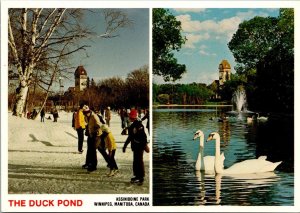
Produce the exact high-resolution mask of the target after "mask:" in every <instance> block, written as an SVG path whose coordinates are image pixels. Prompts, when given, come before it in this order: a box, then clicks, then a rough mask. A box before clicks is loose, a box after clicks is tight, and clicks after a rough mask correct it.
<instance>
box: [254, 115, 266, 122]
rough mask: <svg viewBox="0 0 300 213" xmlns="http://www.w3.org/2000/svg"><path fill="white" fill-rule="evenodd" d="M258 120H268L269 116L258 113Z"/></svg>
mask: <svg viewBox="0 0 300 213" xmlns="http://www.w3.org/2000/svg"><path fill="white" fill-rule="evenodd" d="M256 119H257V120H258V121H267V120H268V117H265V116H259V113H257V118H256Z"/></svg>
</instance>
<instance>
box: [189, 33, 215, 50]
mask: <svg viewBox="0 0 300 213" xmlns="http://www.w3.org/2000/svg"><path fill="white" fill-rule="evenodd" d="M186 38H187V41H186V42H185V45H184V47H185V48H195V43H198V42H199V41H202V40H207V39H209V38H210V36H209V34H208V33H204V34H186Z"/></svg>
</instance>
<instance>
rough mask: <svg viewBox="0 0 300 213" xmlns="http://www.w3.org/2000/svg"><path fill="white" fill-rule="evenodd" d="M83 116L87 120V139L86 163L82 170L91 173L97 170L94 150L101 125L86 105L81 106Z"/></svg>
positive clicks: (98, 139) (98, 140) (98, 141)
mask: <svg viewBox="0 0 300 213" xmlns="http://www.w3.org/2000/svg"><path fill="white" fill-rule="evenodd" d="M83 114H84V115H85V116H86V120H87V128H86V135H87V136H88V138H87V153H86V161H85V164H84V165H83V166H82V168H84V169H87V170H88V171H89V172H92V171H95V170H97V152H96V148H97V147H98V145H99V143H100V136H101V134H102V131H101V129H100V127H101V123H100V119H99V117H98V116H97V115H96V113H95V112H93V111H92V110H90V108H89V107H88V106H87V105H84V106H83ZM97 144H98V145H97Z"/></svg>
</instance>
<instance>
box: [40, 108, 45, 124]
mask: <svg viewBox="0 0 300 213" xmlns="http://www.w3.org/2000/svg"><path fill="white" fill-rule="evenodd" d="M40 115H41V122H45V109H44V108H43V109H42V110H41V114H40Z"/></svg>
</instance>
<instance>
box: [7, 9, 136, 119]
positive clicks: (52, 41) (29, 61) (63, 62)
mask: <svg viewBox="0 0 300 213" xmlns="http://www.w3.org/2000/svg"><path fill="white" fill-rule="evenodd" d="M88 12H93V11H90V10H83V9H66V8H54V9H53V8H51V9H47V8H46V9H45V8H33V9H28V8H22V9H10V10H9V16H8V45H9V64H10V65H12V66H14V67H15V69H16V72H17V73H18V77H19V86H18V88H17V89H16V101H15V104H14V109H13V115H16V116H22V114H23V111H24V108H25V104H26V98H27V95H28V89H29V87H30V85H31V84H32V82H33V81H35V82H36V84H38V85H39V86H42V85H43V84H44V86H45V85H47V86H46V87H44V88H45V90H46V91H47V92H49V91H50V88H51V86H52V83H53V81H54V80H55V79H58V77H59V76H62V75H63V74H64V71H66V70H67V69H68V68H67V67H68V66H70V65H69V64H68V59H69V58H70V57H71V56H72V55H74V54H75V53H77V52H79V51H86V48H87V47H88V45H85V44H84V43H83V42H82V40H83V39H92V38H95V37H100V38H112V37H116V36H118V34H117V30H118V29H119V28H122V27H127V26H129V25H130V24H131V23H132V22H131V21H130V20H129V19H128V17H127V16H126V14H125V13H123V12H121V11H118V10H111V9H107V10H105V9H104V10H103V11H102V12H103V14H104V17H105V21H106V28H105V29H106V30H105V32H103V33H102V34H100V35H97V34H96V33H94V32H92V31H91V30H90V29H89V28H88V27H86V26H85V25H84V23H83V22H82V19H83V16H84V15H85V14H86V13H88ZM46 76H47V77H48V80H46ZM47 94H48V93H47Z"/></svg>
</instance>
